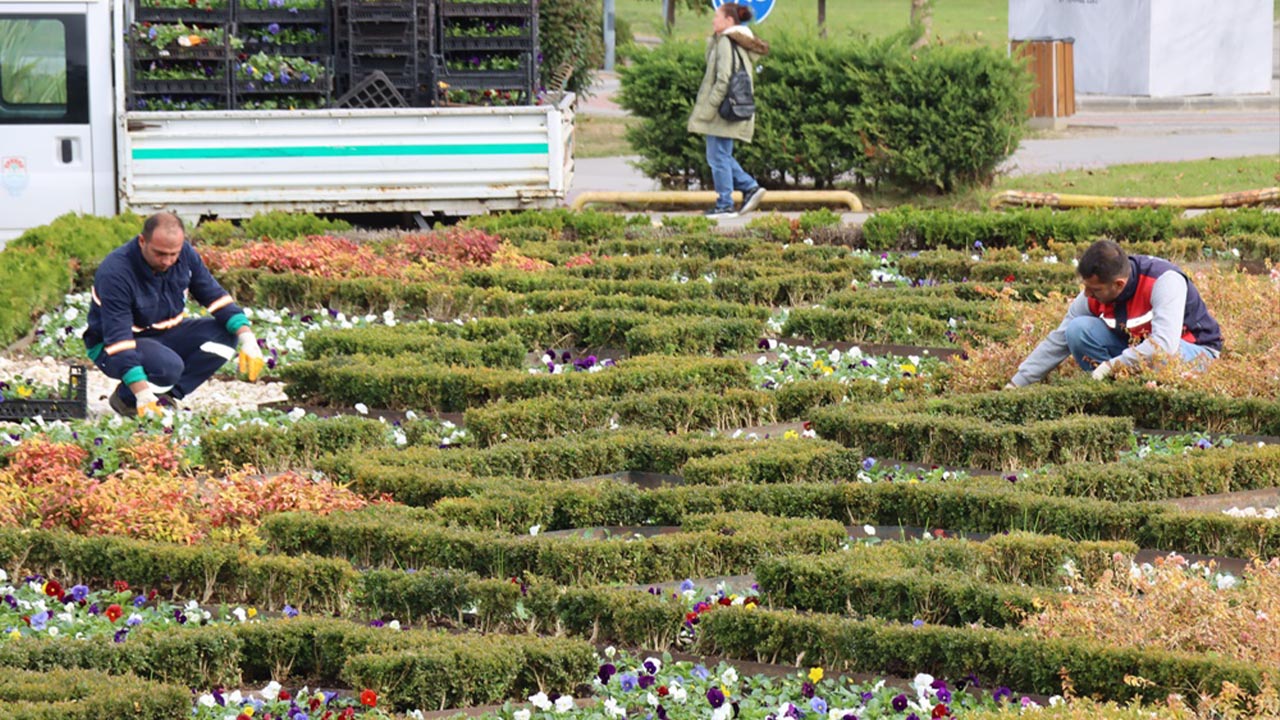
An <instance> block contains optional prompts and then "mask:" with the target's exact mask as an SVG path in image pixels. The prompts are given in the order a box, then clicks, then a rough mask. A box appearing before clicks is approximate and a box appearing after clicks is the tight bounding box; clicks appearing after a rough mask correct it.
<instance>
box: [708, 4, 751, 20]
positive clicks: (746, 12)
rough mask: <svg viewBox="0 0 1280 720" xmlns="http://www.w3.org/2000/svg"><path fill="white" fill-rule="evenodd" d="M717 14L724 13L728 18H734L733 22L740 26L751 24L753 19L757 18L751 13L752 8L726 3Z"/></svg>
mask: <svg viewBox="0 0 1280 720" xmlns="http://www.w3.org/2000/svg"><path fill="white" fill-rule="evenodd" d="M717 12H722V13H724V14H725V16H726V17H730V18H733V21H734V22H735V23H738V24H742V23H747V22H751V18H753V17H755V15H754V14H753V13H752V12H751V8H749V7H747V6H746V5H742V4H740V3H732V2H731V3H725V4H723V5H721V6H720V8H719V9H718V10H717Z"/></svg>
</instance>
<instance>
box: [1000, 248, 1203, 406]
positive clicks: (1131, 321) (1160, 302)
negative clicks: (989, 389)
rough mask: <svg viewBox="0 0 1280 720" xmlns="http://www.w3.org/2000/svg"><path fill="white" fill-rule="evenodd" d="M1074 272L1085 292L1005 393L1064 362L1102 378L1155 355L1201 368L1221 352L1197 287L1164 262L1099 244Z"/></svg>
mask: <svg viewBox="0 0 1280 720" xmlns="http://www.w3.org/2000/svg"><path fill="white" fill-rule="evenodd" d="M1077 272H1078V273H1079V275H1080V282H1081V284H1082V285H1083V286H1084V289H1083V290H1082V291H1081V292H1080V294H1079V295H1077V296H1076V299H1075V300H1073V301H1072V303H1071V307H1069V308H1068V309H1067V316H1066V318H1065V319H1063V321H1062V324H1061V325H1059V326H1058V328H1057V329H1056V330H1054V331H1053V332H1051V333H1049V336H1048V337H1047V338H1045V339H1044V340H1043V341H1041V342H1040V344H1039V345H1038V346H1036V349H1035V350H1033V351H1032V352H1031V354H1030V355H1029V356H1027V359H1026V360H1024V361H1023V363H1022V365H1020V366H1019V367H1018V372H1017V373H1016V374H1015V375H1014V376H1013V379H1012V380H1010V381H1009V383H1008V384H1006V385H1005V387H1006V388H1012V387H1023V386H1025V385H1030V384H1031V383H1033V382H1038V381H1039V380H1041V379H1043V378H1044V376H1045V375H1047V374H1049V371H1050V370H1053V369H1054V368H1055V367H1057V366H1058V364H1059V363H1061V362H1062V361H1063V360H1066V359H1067V357H1068V356H1070V357H1071V358H1073V359H1075V361H1076V364H1077V365H1079V366H1080V368H1081V369H1082V370H1084V371H1085V372H1087V373H1090V374H1092V375H1093V378H1094V379H1095V380H1102V379H1103V378H1106V377H1107V376H1108V375H1110V374H1111V373H1112V372H1113V371H1114V370H1115V368H1116V367H1117V366H1118V365H1121V364H1123V365H1136V364H1138V363H1139V362H1141V361H1142V360H1146V359H1150V358H1151V357H1152V356H1154V355H1156V354H1157V353H1162V354H1165V355H1174V354H1177V355H1179V356H1181V357H1182V359H1183V360H1187V361H1191V362H1195V363H1197V364H1198V365H1199V366H1200V367H1201V368H1203V367H1204V366H1206V365H1207V364H1208V363H1209V362H1211V361H1213V360H1215V359H1217V357H1218V353H1219V352H1221V351H1222V332H1221V329H1220V328H1219V327H1218V321H1217V320H1214V319H1213V316H1212V315H1210V314H1209V309H1208V308H1207V307H1205V304H1204V301H1203V300H1202V299H1201V298H1200V292H1199V291H1198V290H1196V286H1195V285H1194V284H1192V282H1191V280H1190V279H1189V278H1188V277H1187V276H1186V274H1184V273H1183V272H1182V270H1180V269H1179V268H1178V266H1176V265H1174V264H1173V263H1171V262H1169V261H1168V260H1161V259H1160V258H1157V257H1150V256H1148V255H1133V256H1129V255H1127V254H1126V253H1125V251H1124V250H1123V249H1122V248H1121V247H1120V246H1119V245H1117V244H1116V243H1114V242H1111V241H1110V240H1099V241H1098V242H1096V243H1094V244H1093V245H1090V246H1089V249H1088V250H1086V251H1085V253H1084V255H1083V256H1081V258H1080V263H1079V265H1078V266H1077ZM1133 341H1137V344H1134V343H1133Z"/></svg>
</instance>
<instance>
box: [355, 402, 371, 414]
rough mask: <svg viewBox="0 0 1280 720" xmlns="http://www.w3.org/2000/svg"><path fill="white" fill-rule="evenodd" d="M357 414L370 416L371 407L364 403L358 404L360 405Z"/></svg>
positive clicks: (357, 407) (357, 404) (357, 406)
mask: <svg viewBox="0 0 1280 720" xmlns="http://www.w3.org/2000/svg"><path fill="white" fill-rule="evenodd" d="M356 412H358V413H360V414H361V415H368V414H369V406H368V405H365V404H364V403H362V402H358V403H356Z"/></svg>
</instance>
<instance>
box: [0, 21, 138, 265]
mask: <svg viewBox="0 0 1280 720" xmlns="http://www.w3.org/2000/svg"><path fill="white" fill-rule="evenodd" d="M111 42H112V36H111V12H110V7H109V5H108V4H107V2H106V1H105V0H89V1H88V2H86V1H84V0H81V1H79V2H58V1H57V0H52V1H51V0H40V1H39V2H17V3H14V2H3V1H0V243H3V242H5V241H7V240H10V239H12V238H14V237H17V236H18V235H20V234H21V233H22V231H23V230H25V229H27V228H31V227H35V226H37V225H43V224H45V223H47V222H49V221H50V220H52V219H53V218H55V217H57V216H59V215H62V214H64V213H67V212H81V213H93V214H107V215H109V214H114V213H115V212H116V210H117V207H116V198H115V191H114V188H115V177H116V173H115V146H114V141H113V109H112V103H113V97H112V85H113V83H112V68H113V63H112V61H111V51H112V48H111Z"/></svg>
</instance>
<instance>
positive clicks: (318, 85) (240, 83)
mask: <svg viewBox="0 0 1280 720" xmlns="http://www.w3.org/2000/svg"><path fill="white" fill-rule="evenodd" d="M327 92H329V83H328V82H327V81H324V80H322V81H320V82H310V83H289V84H288V85H279V84H274V85H267V86H262V85H258V84H255V83H252V82H249V81H245V80H237V81H236V94H237V95H323V94H325V93H327Z"/></svg>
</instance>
